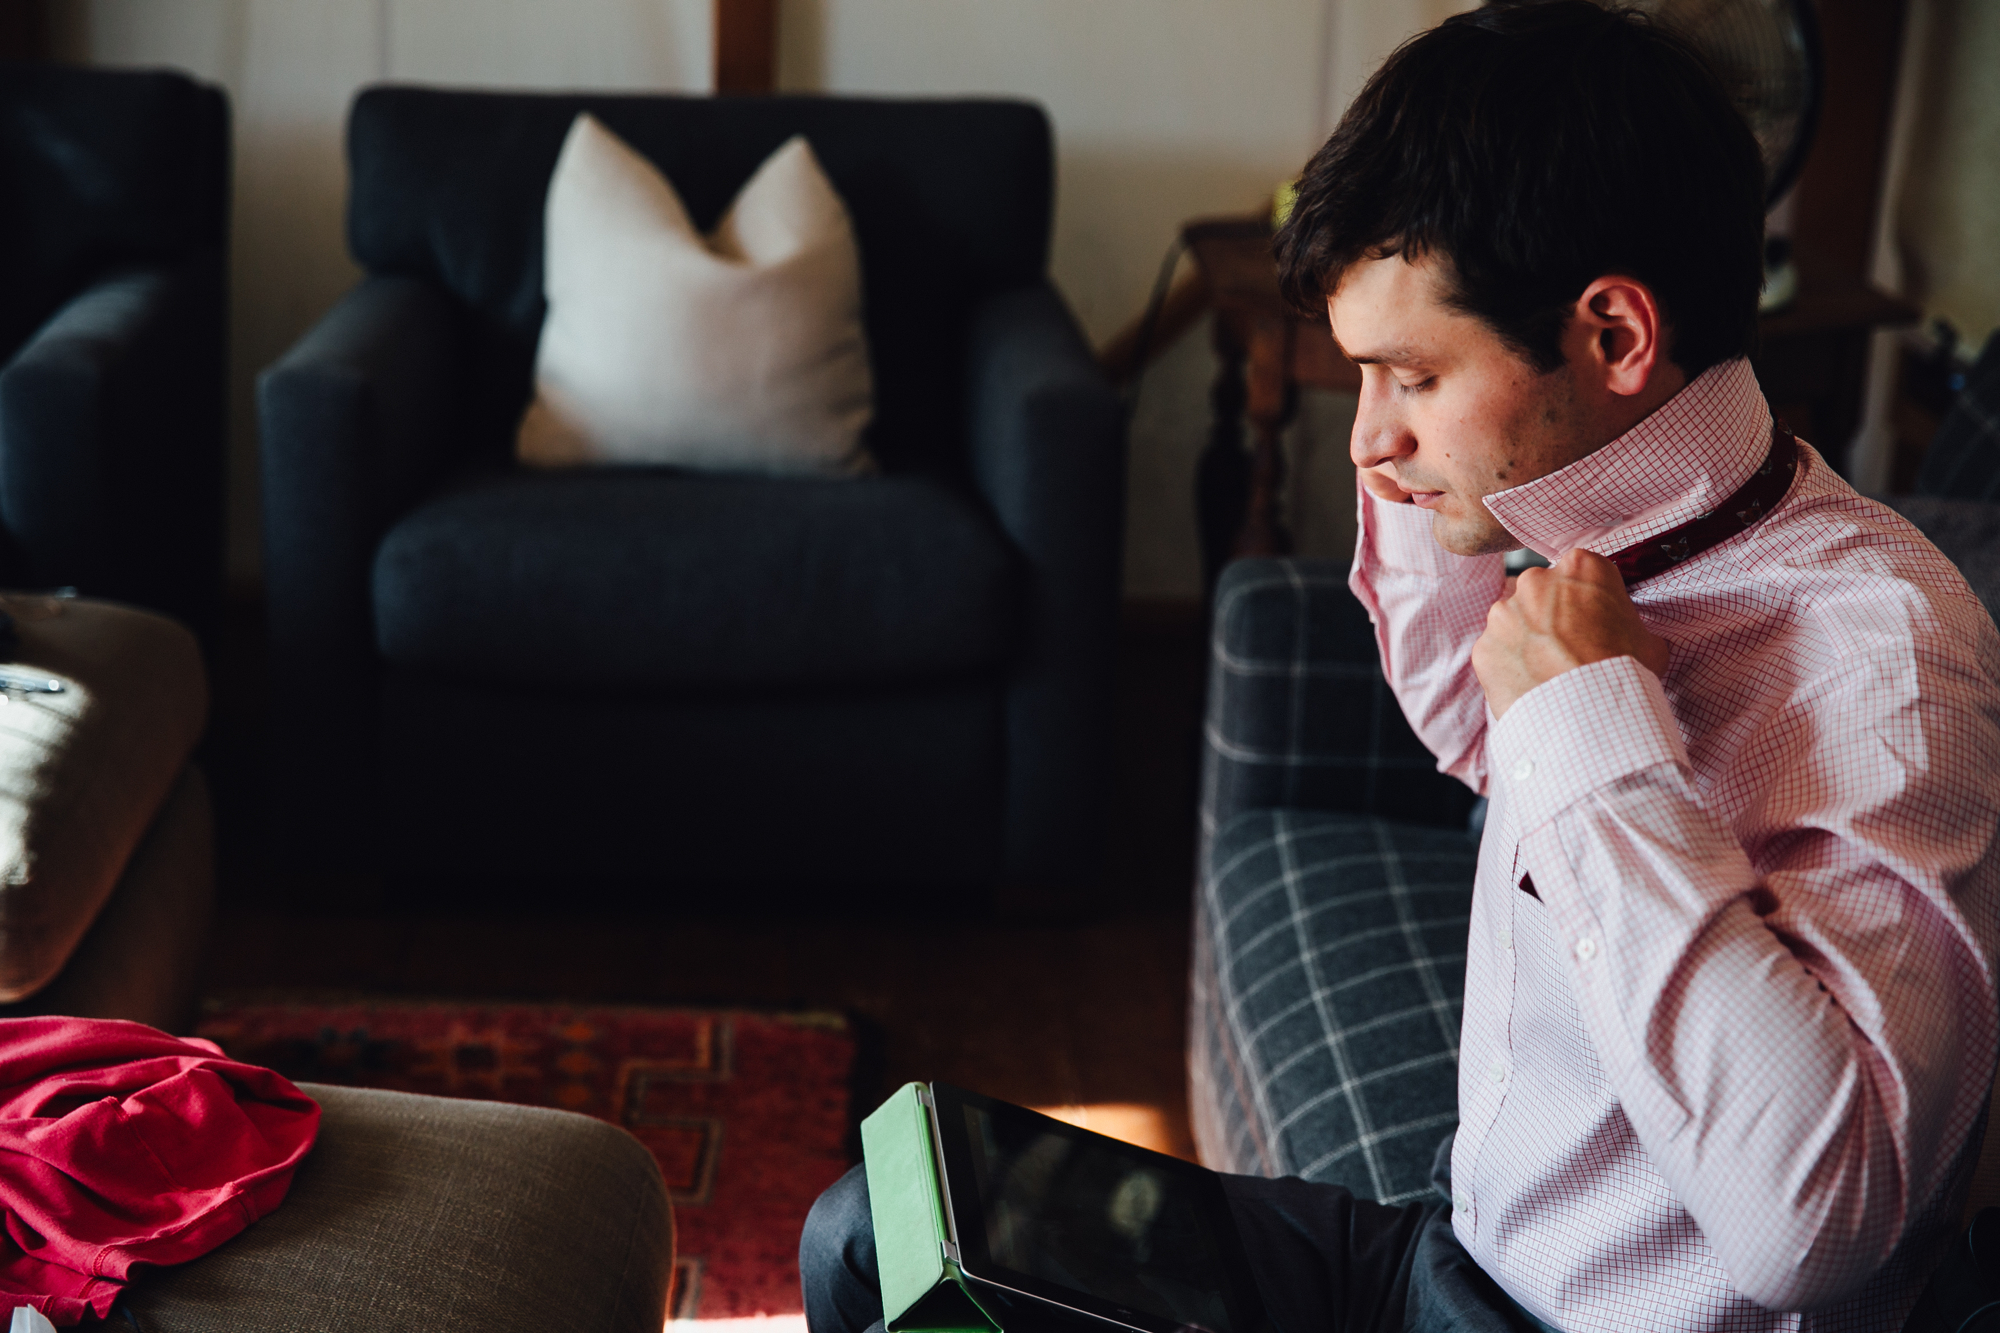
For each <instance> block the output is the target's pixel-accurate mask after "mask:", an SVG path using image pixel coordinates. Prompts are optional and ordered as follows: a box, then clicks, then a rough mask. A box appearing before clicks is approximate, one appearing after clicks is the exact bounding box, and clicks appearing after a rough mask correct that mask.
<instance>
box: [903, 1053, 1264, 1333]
mask: <svg viewBox="0 0 2000 1333" xmlns="http://www.w3.org/2000/svg"><path fill="white" fill-rule="evenodd" d="M953 1093H956V1095H952V1094H953ZM937 1098H938V1100H937V1108H938V1117H939V1122H940V1124H939V1128H940V1130H941V1131H943V1132H944V1137H945V1141H946V1144H947V1162H948V1169H949V1158H950V1156H953V1155H956V1154H955V1153H953V1152H952V1151H951V1148H952V1146H953V1144H952V1141H953V1140H955V1139H958V1137H959V1136H958V1135H957V1134H956V1133H953V1132H952V1131H951V1130H947V1129H945V1126H944V1121H945V1119H946V1117H947V1116H950V1117H953V1118H955V1119H957V1120H958V1121H959V1123H960V1124H962V1126H963V1130H964V1139H963V1143H962V1145H961V1146H962V1149H963V1150H964V1151H965V1153H966V1156H967V1157H969V1161H970V1166H971V1172H972V1177H973V1184H974V1185H975V1187H976V1194H977V1198H976V1200H975V1199H971V1198H967V1197H966V1195H967V1193H969V1192H968V1191H964V1190H962V1189H961V1188H959V1183H958V1181H957V1180H956V1179H954V1180H953V1182H952V1189H951V1201H952V1208H953V1214H954V1218H955V1221H956V1223H957V1228H958V1232H959V1244H960V1248H961V1250H962V1251H964V1252H965V1257H966V1259H967V1260H968V1264H967V1266H968V1270H969V1271H971V1272H973V1274H974V1275H975V1276H988V1275H987V1274H982V1273H980V1271H979V1270H980V1268H981V1267H984V1266H989V1265H990V1266H991V1268H993V1269H996V1270H1005V1272H1006V1273H1008V1274H1012V1275H1015V1276H1016V1277H1020V1278H1025V1279H1028V1281H1027V1282H1023V1283H1017V1284H1015V1285H1017V1286H1019V1287H1021V1288H1022V1289H1023V1290H1027V1291H1029V1292H1031V1293H1033V1294H1037V1295H1041V1296H1043V1297H1044V1298H1049V1296H1050V1293H1048V1292H1046V1291H1037V1290H1036V1288H1037V1286H1043V1285H1045V1286H1047V1287H1053V1288H1057V1289H1060V1290H1061V1291H1066V1292H1081V1293H1084V1294H1086V1295H1088V1296H1090V1297H1093V1298H1095V1300H1096V1301H1098V1302H1102V1303H1103V1304H1104V1305H1105V1306H1108V1307H1110V1308H1109V1309H1106V1310H1099V1311H1094V1313H1099V1314H1101V1315H1104V1316H1106V1317H1112V1318H1120V1319H1121V1321H1122V1320H1124V1318H1125V1317H1126V1316H1129V1315H1130V1314H1132V1313H1133V1312H1137V1313H1139V1314H1142V1315H1149V1316H1151V1317H1152V1318H1151V1319H1149V1320H1145V1321H1143V1322H1144V1323H1147V1324H1154V1323H1158V1324H1165V1325H1169V1326H1173V1327H1176V1328H1193V1329H1206V1330H1213V1331H1214V1333H1250V1331H1249V1330H1248V1329H1241V1328H1238V1327H1237V1325H1236V1324H1235V1323H1233V1322H1232V1320H1231V1317H1230V1308H1229V1307H1230V1304H1231V1302H1230V1301H1229V1300H1228V1299H1227V1297H1226V1295H1225V1293H1229V1292H1232V1291H1240V1289H1241V1282H1242V1277H1241V1261H1240V1259H1236V1260H1235V1261H1234V1262H1232V1252H1235V1251H1237V1247H1236V1244H1235V1236H1234V1224H1233V1223H1232V1222H1231V1221H1230V1220H1229V1218H1228V1216H1227V1209H1228V1203H1227V1201H1226V1200H1224V1199H1223V1197H1222V1191H1221V1188H1220V1186H1219V1184H1218V1183H1217V1182H1216V1179H1215V1176H1214V1175H1213V1174H1212V1173H1210V1172H1207V1171H1205V1170H1203V1169H1202V1168H1200V1167H1197V1166H1194V1165H1192V1164H1191V1163H1186V1162H1182V1161H1179V1160H1178V1159H1175V1158H1170V1157H1165V1156H1162V1155H1161V1154H1159V1153H1154V1152H1149V1151H1147V1150H1146V1149H1144V1148H1137V1147H1134V1146H1132V1145H1130V1144H1125V1143H1120V1142H1118V1141H1116V1140H1113V1139H1107V1138H1105V1137H1103V1136H1102V1135H1098V1134H1092V1133H1090V1132H1089V1131H1087V1130H1080V1129H1077V1128H1075V1127H1074V1126H1070V1125H1065V1124H1063V1123H1062V1122H1060V1121H1056V1120H1051V1119H1050V1118H1048V1117H1046V1116H1043V1115H1039V1114H1037V1113H1035V1112H1032V1111H1028V1110H1025V1109H1023V1108H1021V1107H1016V1106H1010V1105H1008V1104H1006V1103H1004V1102H991V1101H989V1100H988V1099H986V1098H983V1097H974V1096H973V1095H971V1094H966V1093H959V1092H957V1090H955V1089H952V1090H944V1089H940V1090H939V1092H938V1094H937ZM1225 1228H1226V1229H1227V1233H1228V1234H1227V1235H1224V1234H1222V1233H1223V1230H1224V1229H1225ZM981 1261H983V1263H982V1262H981ZM990 1276H992V1277H993V1278H995V1279H996V1280H1000V1281H1003V1282H1004V1278H1003V1277H1002V1275H1001V1274H999V1273H994V1274H991V1275H990ZM1057 1299H1060V1298H1059V1297H1057ZM1236 1303H1237V1304H1238V1305H1239V1306H1240V1305H1241V1301H1240V1299H1239V1301H1238V1302H1236Z"/></svg>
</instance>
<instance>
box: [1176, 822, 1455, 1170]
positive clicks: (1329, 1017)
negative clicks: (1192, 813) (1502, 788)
mask: <svg viewBox="0 0 2000 1333" xmlns="http://www.w3.org/2000/svg"><path fill="white" fill-rule="evenodd" d="M1477 855H1478V850H1477V844H1476V842H1475V841H1474V839H1473V838H1472V837H1471V835H1469V834H1466V833H1463V832H1450V831H1447V830H1441V829H1432V828H1424V827H1422V826H1420V825H1415V824H1399V823H1393V822H1391V821H1388V820H1383V819H1374V818H1369V817H1367V816H1363V815H1340V814H1325V813H1321V812H1319V811H1311V810H1252V811H1248V812H1246V813H1244V814H1241V815H1239V816H1237V817H1236V818H1235V819H1233V820H1231V821H1230V822H1229V823H1228V824H1227V825H1225V826H1224V827H1223V828H1222V829H1221V830H1220V831H1219V833H1218V835H1217V837H1216V839H1215V843H1214V852H1213V858H1214V860H1213V870H1212V873H1211V874H1210V875H1209V876H1208V878H1207V880H1206V882H1205V883H1204V884H1203V885H1202V892H1201V900H1200V905H1199V907H1198V912H1199V914H1200V928H1199V929H1198V930H1197V940H1198V943H1197V946H1196V948H1197V956H1196V966H1195V994H1194V1015H1193V1017H1194V1026H1193V1028H1192V1032H1193V1043H1194V1049H1195V1053H1196V1056H1195V1059H1194V1062H1193V1075H1194V1077H1193V1083H1194V1087H1195V1089H1196V1095H1195V1099H1194V1101H1195V1105H1196V1107H1197V1108H1198V1115H1197V1128H1196V1132H1197V1137H1198V1141H1199V1143H1200V1146H1201V1153H1202V1160H1204V1161H1206V1162H1208V1163H1210V1164H1211V1165H1213V1166H1216V1167H1217V1168H1219V1169H1221V1170H1227V1171H1236V1172H1241V1173H1244V1174H1250V1175H1267V1176H1281V1175H1296V1176H1302V1177H1304V1178H1305V1179H1307V1180H1318V1181H1328V1182H1332V1183H1334V1184H1339V1185H1345V1186H1346V1187H1347V1188H1348V1189H1350V1190H1352V1191H1353V1192H1354V1193H1355V1194H1357V1195H1359V1196H1361V1197H1363V1198H1374V1199H1380V1200H1382V1201H1384V1202H1386V1203H1405V1202H1409V1201H1411V1200H1413V1199H1418V1198H1421V1197H1423V1196H1424V1195H1426V1194H1428V1193H1429V1192H1430V1173H1431V1165H1432V1162H1433V1159H1434V1158H1435V1157H1436V1155H1437V1147H1438V1142H1439V1140H1441V1139H1442V1138H1443V1137H1444V1136H1445V1135H1446V1134H1447V1133H1449V1132H1450V1131H1451V1128H1452V1126H1453V1125H1455V1124H1456V1123H1457V1121H1458V1028H1459V1012H1460V1008H1461V1005H1462V1003H1463V999H1464V992H1465V937H1466V922H1467V917H1468V915H1469V913H1470V911H1471V904H1472V876H1473V870H1474V867H1475V863H1476V861H1477Z"/></svg>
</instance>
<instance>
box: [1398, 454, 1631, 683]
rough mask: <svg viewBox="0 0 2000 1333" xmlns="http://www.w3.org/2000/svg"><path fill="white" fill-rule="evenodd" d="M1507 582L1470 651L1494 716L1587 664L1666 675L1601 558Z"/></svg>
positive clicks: (1571, 556)
mask: <svg viewBox="0 0 2000 1333" xmlns="http://www.w3.org/2000/svg"><path fill="white" fill-rule="evenodd" d="M1365 475H1366V474H1364V476H1365ZM1510 582H1511V583H1513V585H1514V586H1513V590H1512V592H1511V593H1510V594H1509V595H1508V596H1506V597H1503V598H1502V599H1501V600H1499V601H1497V602H1495V603H1493V609H1492V610H1490V611H1488V612H1487V613H1486V632H1485V633H1484V634H1481V635H1480V636H1479V640H1478V642H1476V643H1474V644H1473V645H1472V669H1473V671H1474V672H1476V673H1477V674H1478V676H1479V683H1480V684H1481V685H1482V686H1484V687H1485V689H1486V704H1487V706H1488V707H1489V708H1491V709H1492V710H1493V716H1494V717H1500V716H1502V715H1503V714H1505V713H1506V711H1507V710H1508V709H1509V708H1511V707H1513V705H1514V701H1515V700H1516V699H1518V698H1520V697H1521V696H1522V695H1524V694H1526V693H1527V692H1528V691H1529V690H1532V689H1534V688H1535V686H1537V685H1540V684H1541V683H1542V682H1543V681H1546V680H1553V679H1555V678H1556V677H1557V676H1560V675H1561V674H1562V673H1563V672H1565V671H1570V670H1573V669H1575V668H1577V667H1580V666H1584V665H1586V664H1588V663H1591V662H1602V661H1605V660H1606V659H1608V658H1613V657H1636V658H1638V659H1639V664H1640V665H1641V666H1643V667H1645V668H1646V669H1647V670H1648V671H1651V672H1652V673H1653V674H1654V675H1656V676H1659V675H1664V674H1666V670H1667V655H1668V652H1669V649H1668V646H1667V641H1666V640H1665V639H1663V638H1661V637H1660V636H1659V635H1657V634H1655V633H1653V632H1652V631H1651V630H1649V629H1647V628H1646V627H1645V625H1643V624H1641V623H1640V621H1639V611H1638V608H1637V607H1635V606H1633V605H1632V598H1631V597H1630V596H1629V595H1628V594H1627V593H1626V591H1625V581H1624V580H1623V579H1621V578H1619V577H1618V570H1617V567H1616V566H1614V565H1613V564H1612V563H1611V562H1610V561H1609V560H1606V559H1605V558H1604V557H1603V556H1601V555H1597V554H1595V553H1593V552H1590V551H1586V550H1583V549H1582V548H1581V547H1579V548H1577V549H1575V550H1572V551H1569V552H1567V553H1565V554H1564V556H1563V557H1562V559H1560V560H1558V561H1556V563H1555V564H1554V566H1552V567H1551V568H1548V569H1526V570H1523V571H1521V576H1520V578H1519V579H1516V580H1510Z"/></svg>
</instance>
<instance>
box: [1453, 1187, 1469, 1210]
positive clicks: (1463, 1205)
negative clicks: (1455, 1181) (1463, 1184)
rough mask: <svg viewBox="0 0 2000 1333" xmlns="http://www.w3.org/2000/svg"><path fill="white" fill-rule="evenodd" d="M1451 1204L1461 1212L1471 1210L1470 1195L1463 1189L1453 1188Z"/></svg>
mask: <svg viewBox="0 0 2000 1333" xmlns="http://www.w3.org/2000/svg"><path fill="white" fill-rule="evenodd" d="M1451 1206H1452V1207H1454V1208H1456V1209H1458V1211H1459V1212H1461V1213H1469V1212H1471V1211H1472V1196H1471V1195H1470V1194H1467V1193H1466V1192H1465V1191H1464V1190H1455V1191H1453V1193H1452V1196H1451Z"/></svg>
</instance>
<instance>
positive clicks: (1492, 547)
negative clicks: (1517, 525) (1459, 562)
mask: <svg viewBox="0 0 2000 1333" xmlns="http://www.w3.org/2000/svg"><path fill="white" fill-rule="evenodd" d="M1479 508H1480V510H1481V512H1482V513H1484V514H1485V517H1486V521H1485V522H1484V523H1480V522H1478V521H1477V520H1476V519H1473V520H1467V519H1462V518H1461V519H1454V518H1452V517H1450V516H1448V515H1446V514H1444V513H1442V512H1434V513H1432V514H1431V539H1432V540H1433V541H1435V542H1436V543H1437V544H1438V545H1439V546H1442V547H1443V548H1444V549H1445V550H1447V551H1449V552H1451V553H1452V554H1453V555H1463V556H1475V555H1504V554H1506V553H1507V552H1508V551H1511V550H1513V549H1514V548H1515V547H1517V546H1519V545H1520V544H1521V543H1520V542H1518V541H1516V540H1515V539H1514V535H1513V534H1512V533H1510V532H1508V531H1507V530H1506V529H1505V528H1503V527H1501V526H1500V524H1499V523H1498V522H1497V521H1495V520H1494V518H1493V516H1492V514H1491V513H1488V512H1486V506H1485V505H1483V504H1482V505H1480V506H1479Z"/></svg>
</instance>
